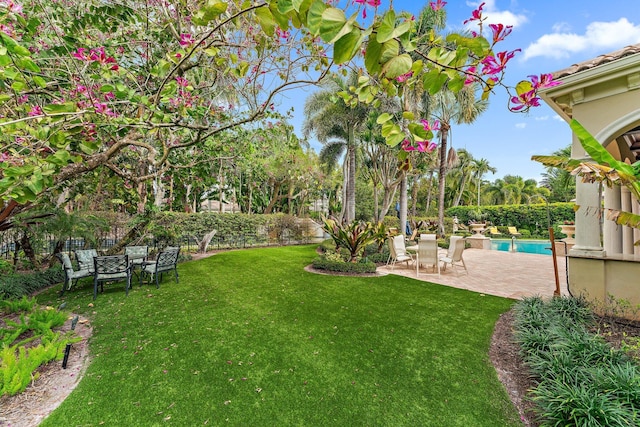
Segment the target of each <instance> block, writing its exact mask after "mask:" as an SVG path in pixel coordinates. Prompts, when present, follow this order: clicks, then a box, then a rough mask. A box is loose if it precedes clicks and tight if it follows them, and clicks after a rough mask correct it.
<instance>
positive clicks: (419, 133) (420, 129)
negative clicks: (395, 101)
mask: <svg viewBox="0 0 640 427" xmlns="http://www.w3.org/2000/svg"><path fill="white" fill-rule="evenodd" d="M407 127H408V128H409V132H411V135H413V137H414V138H415V140H416V141H428V140H430V139H431V138H433V132H431V131H426V130H424V126H422V124H420V123H409V126H407Z"/></svg>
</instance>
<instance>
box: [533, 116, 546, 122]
mask: <svg viewBox="0 0 640 427" xmlns="http://www.w3.org/2000/svg"><path fill="white" fill-rule="evenodd" d="M534 120H537V121H539V122H544V121H547V120H549V116H536V117H535V118H534Z"/></svg>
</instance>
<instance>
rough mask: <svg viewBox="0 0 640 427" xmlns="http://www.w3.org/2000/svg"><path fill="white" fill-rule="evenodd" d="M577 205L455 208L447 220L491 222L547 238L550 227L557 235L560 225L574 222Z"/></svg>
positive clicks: (542, 204) (554, 204)
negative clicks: (454, 217) (452, 218)
mask: <svg viewBox="0 0 640 427" xmlns="http://www.w3.org/2000/svg"><path fill="white" fill-rule="evenodd" d="M574 206H575V204H574V203H550V204H549V205H547V204H546V203H537V204H531V205H497V206H480V207H478V206H456V207H454V208H449V209H447V210H446V215H447V216H448V217H453V216H454V215H455V216H457V217H458V221H459V222H460V223H461V224H468V223H469V221H470V220H474V221H488V222H491V224H493V225H496V226H514V227H517V228H518V230H520V231H521V230H529V232H530V233H531V234H534V235H546V234H547V233H546V231H547V228H548V224H549V222H550V225H551V226H552V227H554V228H555V230H554V231H556V232H558V231H559V228H558V225H559V224H561V223H563V222H564V221H573V220H574V218H575V213H574V210H573V209H574Z"/></svg>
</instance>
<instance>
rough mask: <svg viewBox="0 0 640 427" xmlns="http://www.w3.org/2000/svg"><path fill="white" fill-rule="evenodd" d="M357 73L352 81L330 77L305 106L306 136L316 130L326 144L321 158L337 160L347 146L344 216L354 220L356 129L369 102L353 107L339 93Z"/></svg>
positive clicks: (367, 108)
mask: <svg viewBox="0 0 640 427" xmlns="http://www.w3.org/2000/svg"><path fill="white" fill-rule="evenodd" d="M357 78H358V76H357V74H355V73H353V74H351V76H350V77H349V80H348V81H344V80H342V79H340V78H337V77H336V78H335V79H331V80H326V81H325V82H324V84H325V89H324V90H321V91H320V92H316V93H314V94H313V95H311V96H310V97H309V98H307V100H306V102H305V106H304V114H305V122H304V124H303V132H304V135H305V137H309V136H310V135H312V134H314V135H315V136H316V138H317V139H318V141H320V142H321V143H322V144H324V147H323V148H322V150H321V151H320V159H321V160H323V161H325V162H327V163H328V164H335V163H337V160H338V158H339V157H340V156H341V155H342V153H343V152H344V151H345V150H346V155H345V159H344V163H343V179H344V186H343V187H344V198H343V201H344V203H343V206H342V211H341V213H340V217H341V218H340V219H342V220H344V221H346V222H351V221H353V220H354V219H355V215H356V205H355V201H356V181H355V178H356V144H357V142H358V141H357V139H356V132H357V130H358V129H359V128H360V126H361V125H362V124H363V123H364V122H365V121H366V119H367V114H368V111H369V108H370V107H369V106H367V105H364V104H361V103H358V105H356V106H355V107H350V106H348V105H346V104H345V103H344V101H343V100H342V99H341V98H340V97H339V96H337V95H338V93H339V92H341V91H346V90H348V87H349V86H350V85H352V84H355V83H356V81H357Z"/></svg>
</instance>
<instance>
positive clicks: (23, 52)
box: [0, 32, 31, 56]
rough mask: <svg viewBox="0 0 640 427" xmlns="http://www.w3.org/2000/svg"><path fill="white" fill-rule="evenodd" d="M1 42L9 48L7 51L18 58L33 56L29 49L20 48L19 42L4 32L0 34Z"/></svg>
mask: <svg viewBox="0 0 640 427" xmlns="http://www.w3.org/2000/svg"><path fill="white" fill-rule="evenodd" d="M0 41H1V42H2V44H3V45H5V46H6V47H7V50H8V51H9V52H11V53H15V54H16V55H18V56H31V52H29V49H27V48H26V47H23V46H20V45H19V44H18V42H16V41H15V40H14V39H12V38H11V37H9V36H8V35H6V34H5V33H4V32H0Z"/></svg>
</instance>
